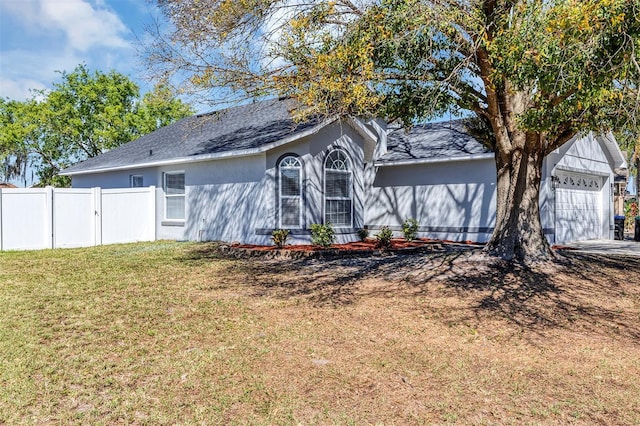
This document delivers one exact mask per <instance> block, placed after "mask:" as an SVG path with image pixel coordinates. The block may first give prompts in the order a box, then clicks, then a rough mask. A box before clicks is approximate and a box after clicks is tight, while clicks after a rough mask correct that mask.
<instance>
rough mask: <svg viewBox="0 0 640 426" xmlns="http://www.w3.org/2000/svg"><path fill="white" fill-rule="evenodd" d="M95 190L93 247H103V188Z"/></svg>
mask: <svg viewBox="0 0 640 426" xmlns="http://www.w3.org/2000/svg"><path fill="white" fill-rule="evenodd" d="M92 189H93V230H94V234H93V235H94V237H93V245H94V246H101V245H102V188H100V187H95V188H92Z"/></svg>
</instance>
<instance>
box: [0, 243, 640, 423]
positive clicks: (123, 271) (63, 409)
mask: <svg viewBox="0 0 640 426" xmlns="http://www.w3.org/2000/svg"><path fill="white" fill-rule="evenodd" d="M214 248H215V246H214V245H212V244H204V243H176V242H156V243H144V244H128V245H114V246H103V247H95V248H87V249H77V250H76V249H73V250H44V251H30V252H1V253H0V306H1V307H2V308H0V424H2V423H7V424H32V423H63V424H67V423H76V424H86V423H88V424H94V423H99V424H112V423H141V424H142V423H143V424H157V423H172V424H173V423H187V424H188V423H213V424H247V423H250V424H292V423H304V424H363V423H365V424H377V423H385V424H386V423H402V424H406V423H409V424H433V423H438V424H446V423H453V424H495V423H500V424H522V423H534V424H538V423H581V424H592V423H606V424H633V423H639V422H640V389H639V385H638V383H640V357H639V356H638V354H639V353H640V351H639V350H640V343H639V342H640V274H638V273H637V271H638V270H640V269H639V267H640V262H639V261H638V260H634V259H624V258H619V259H605V258H603V257H598V256H585V255H578V254H571V253H569V254H567V257H565V258H563V260H562V263H561V264H560V265H542V266H540V267H538V268H536V269H535V270H530V269H519V268H514V267H510V266H507V265H503V264H500V263H495V262H493V261H488V260H487V259H483V258H482V257H480V256H478V255H477V254H474V253H457V254H434V255H428V256H423V255H421V256H389V257H382V258H372V259H347V260H335V261H328V262H327V261H316V260H301V261H294V262H291V261H287V262H278V261H260V260H228V259H222V258H218V256H217V255H216V251H215V249H214ZM630 271H633V272H630Z"/></svg>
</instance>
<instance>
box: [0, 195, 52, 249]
mask: <svg viewBox="0 0 640 426" xmlns="http://www.w3.org/2000/svg"><path fill="white" fill-rule="evenodd" d="M0 197H2V203H1V204H2V209H1V211H0V215H1V216H0V217H1V218H2V235H0V240H1V242H0V248H1V249H2V250H28V249H42V248H51V247H52V246H53V244H52V240H51V234H52V231H51V188H43V189H21V188H17V189H2V190H0Z"/></svg>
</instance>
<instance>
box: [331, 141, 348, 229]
mask: <svg viewBox="0 0 640 426" xmlns="http://www.w3.org/2000/svg"><path fill="white" fill-rule="evenodd" d="M352 186H353V185H352V171H351V166H350V163H349V158H348V157H347V154H345V153H344V151H341V150H335V151H331V152H330V153H329V155H328V156H327V159H326V161H325V164H324V221H325V223H331V224H332V225H334V226H344V227H351V226H353V221H352V211H353V207H352V205H353V194H352Z"/></svg>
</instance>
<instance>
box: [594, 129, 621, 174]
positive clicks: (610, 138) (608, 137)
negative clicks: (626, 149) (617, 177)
mask: <svg viewBox="0 0 640 426" xmlns="http://www.w3.org/2000/svg"><path fill="white" fill-rule="evenodd" d="M598 138H599V139H600V141H601V142H602V143H603V144H604V145H605V146H606V147H607V150H608V151H609V154H610V155H611V158H612V159H613V167H612V168H613V169H626V168H628V164H627V160H626V159H625V158H624V154H623V153H622V151H621V150H620V146H619V145H618V142H617V141H616V138H615V136H614V135H613V133H611V132H608V133H606V134H603V135H600V136H598Z"/></svg>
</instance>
